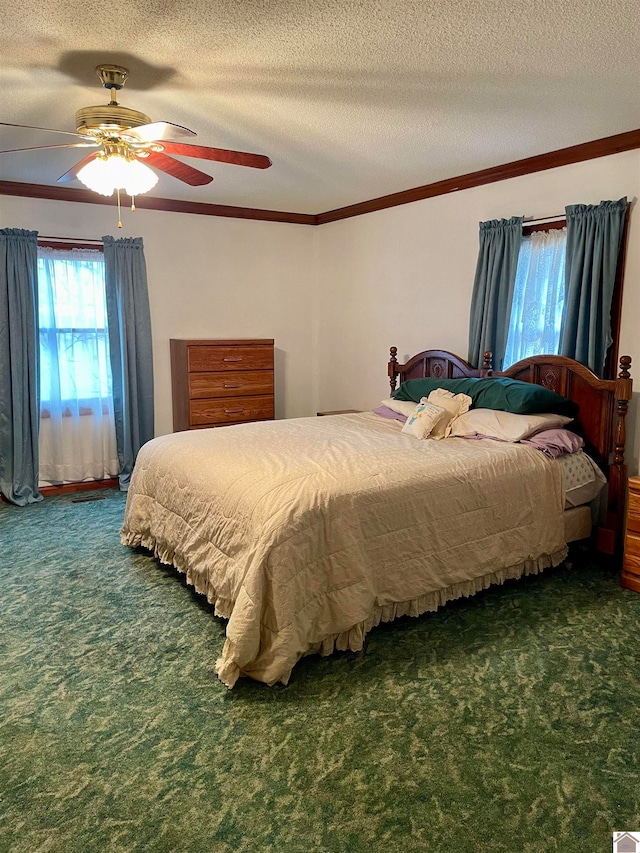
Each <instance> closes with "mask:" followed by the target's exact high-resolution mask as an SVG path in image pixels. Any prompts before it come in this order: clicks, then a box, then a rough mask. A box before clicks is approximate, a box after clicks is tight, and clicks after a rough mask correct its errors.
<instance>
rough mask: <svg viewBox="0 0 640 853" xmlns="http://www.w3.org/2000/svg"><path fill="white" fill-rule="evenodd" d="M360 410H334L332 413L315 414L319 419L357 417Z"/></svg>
mask: <svg viewBox="0 0 640 853" xmlns="http://www.w3.org/2000/svg"><path fill="white" fill-rule="evenodd" d="M360 411H361V409H335V410H334V411H333V412H316V415H317V416H318V417H319V418H323V417H324V416H325V415H357V414H358V413H359V412H360Z"/></svg>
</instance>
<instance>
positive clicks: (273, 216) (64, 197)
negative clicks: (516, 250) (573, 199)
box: [0, 129, 640, 225]
mask: <svg viewBox="0 0 640 853" xmlns="http://www.w3.org/2000/svg"><path fill="white" fill-rule="evenodd" d="M635 148H640V129H638V130H629V131H627V132H626V133H618V134H615V135H614V136H607V137H604V138H603V139H595V140H593V141H591V142H583V143H582V144H580V145H571V146H569V147H568V148H559V149H558V150H557V151H549V152H547V153H546V154H538V155H536V156H534V157H526V158H525V159H523V160H514V161H513V162H512V163H504V164H503V165H501V166H492V167H491V168H489V169H481V170H480V171H478V172H469V173H468V174H467V175H459V176H458V177H457V178H447V179H446V180H443V181H436V182H435V183H433V184H425V185H424V186H421V187H414V188H413V189H409V190H403V191H402V192H397V193H391V194H390V195H385V196H380V198H373V199H370V200H369V201H361V202H358V203H357V204H351V205H348V206H347V207H338V208H336V209H335V210H328V211H326V212H325V213H318V214H312V213H287V212H285V211H280V210H261V209H260V208H253V207H234V206H232V205H224V204H205V203H203V202H197V201H179V200H177V199H170V198H154V197H153V196H148V195H142V196H137V197H136V207H139V208H140V209H141V210H164V211H167V212H169V213H194V214H198V215H200V216H225V217H230V218H232V219H257V220H262V221H266V222H289V223H293V224H295V225H325V224H326V223H328V222H337V221H338V220H340V219H349V218H351V217H353V216H361V215H362V214H364V213H373V212H374V211H376V210H385V209H386V208H388V207H397V206H398V205H401V204H411V203H412V202H414V201H422V200H423V199H426V198H434V197H435V196H439V195H447V194H448V193H451V192H459V191H460V190H468V189H471V188H472V187H480V186H483V185H484V184H492V183H495V182H496V181H505V180H507V179H509V178H518V177H521V176H522V175H530V174H533V173H535V172H543V171H546V170H547V169H555V168H557V167H559V166H569V165H571V164H572V163H582V162H584V161H585V160H595V159H597V158H598V157H607V156H608V155H610V154H620V153H622V152H623V151H632V150H633V149H635ZM0 195H13V196H21V197H24V198H42V199H50V200H54V201H74V202H82V203H83V204H109V205H113V203H114V202H113V199H112V198H107V197H105V196H101V195H98V194H97V193H94V192H92V191H91V190H85V189H71V188H69V187H61V186H49V185H48V184H28V183H21V182H18V181H0Z"/></svg>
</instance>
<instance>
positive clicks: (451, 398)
mask: <svg viewBox="0 0 640 853" xmlns="http://www.w3.org/2000/svg"><path fill="white" fill-rule="evenodd" d="M422 399H423V400H424V397H423V398H422ZM427 400H428V401H429V403H433V404H434V405H435V406H440V407H441V408H443V409H444V410H445V412H446V413H447V414H446V416H443V417H442V418H440V420H439V421H438V422H437V423H436V424H435V425H434V427H433V429H432V430H431V435H430V436H429V437H430V438H435V439H440V438H446V437H447V436H448V435H449V433H450V432H451V424H452V422H453V421H454V420H455V419H456V418H457V417H459V416H460V415H463V414H464V413H465V412H468V411H469V408H470V407H471V403H472V400H471V397H469V396H468V394H453V393H452V392H451V391H446V390H445V389H444V388H436V389H435V390H434V391H432V392H431V393H430V394H429V396H428V397H427Z"/></svg>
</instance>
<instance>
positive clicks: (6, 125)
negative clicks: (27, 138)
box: [0, 121, 86, 139]
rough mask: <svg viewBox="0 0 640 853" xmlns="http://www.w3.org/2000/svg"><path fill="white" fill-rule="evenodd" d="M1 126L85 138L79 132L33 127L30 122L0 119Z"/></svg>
mask: <svg viewBox="0 0 640 853" xmlns="http://www.w3.org/2000/svg"><path fill="white" fill-rule="evenodd" d="M0 125H2V126H3V127H24V128H26V130H46V131H47V133H64V134H65V135H66V136H77V137H79V138H80V139H86V136H83V135H82V134H81V133H72V132H71V131H70V130H55V129H54V128H53V127H35V125H32V124H12V123H11V122H10V121H0Z"/></svg>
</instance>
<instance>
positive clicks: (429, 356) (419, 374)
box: [388, 347, 491, 393]
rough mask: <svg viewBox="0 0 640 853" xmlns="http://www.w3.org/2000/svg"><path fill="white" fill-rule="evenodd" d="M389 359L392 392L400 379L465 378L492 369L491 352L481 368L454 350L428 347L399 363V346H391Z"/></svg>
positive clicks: (476, 375) (480, 374) (483, 374)
mask: <svg viewBox="0 0 640 853" xmlns="http://www.w3.org/2000/svg"><path fill="white" fill-rule="evenodd" d="M389 352H390V359H389V370H388V373H389V385H390V386H391V393H393V392H394V391H395V390H396V387H397V385H398V381H400V382H406V381H407V379H424V378H425V377H433V378H434V379H464V378H465V377H467V376H473V377H480V376H486V375H487V374H488V372H489V371H490V370H491V353H490V352H486V353H485V354H484V364H483V365H482V368H481V369H478V368H476V367H472V366H471V365H470V364H469V362H468V361H465V360H464V359H463V358H460V357H459V356H457V355H454V354H453V353H452V352H447V350H440V349H427V350H424V352H419V353H418V354H417V355H414V356H412V358H410V359H409V361H407V362H405V364H398V358H397V356H398V348H397V347H391V349H390V351H389Z"/></svg>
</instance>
